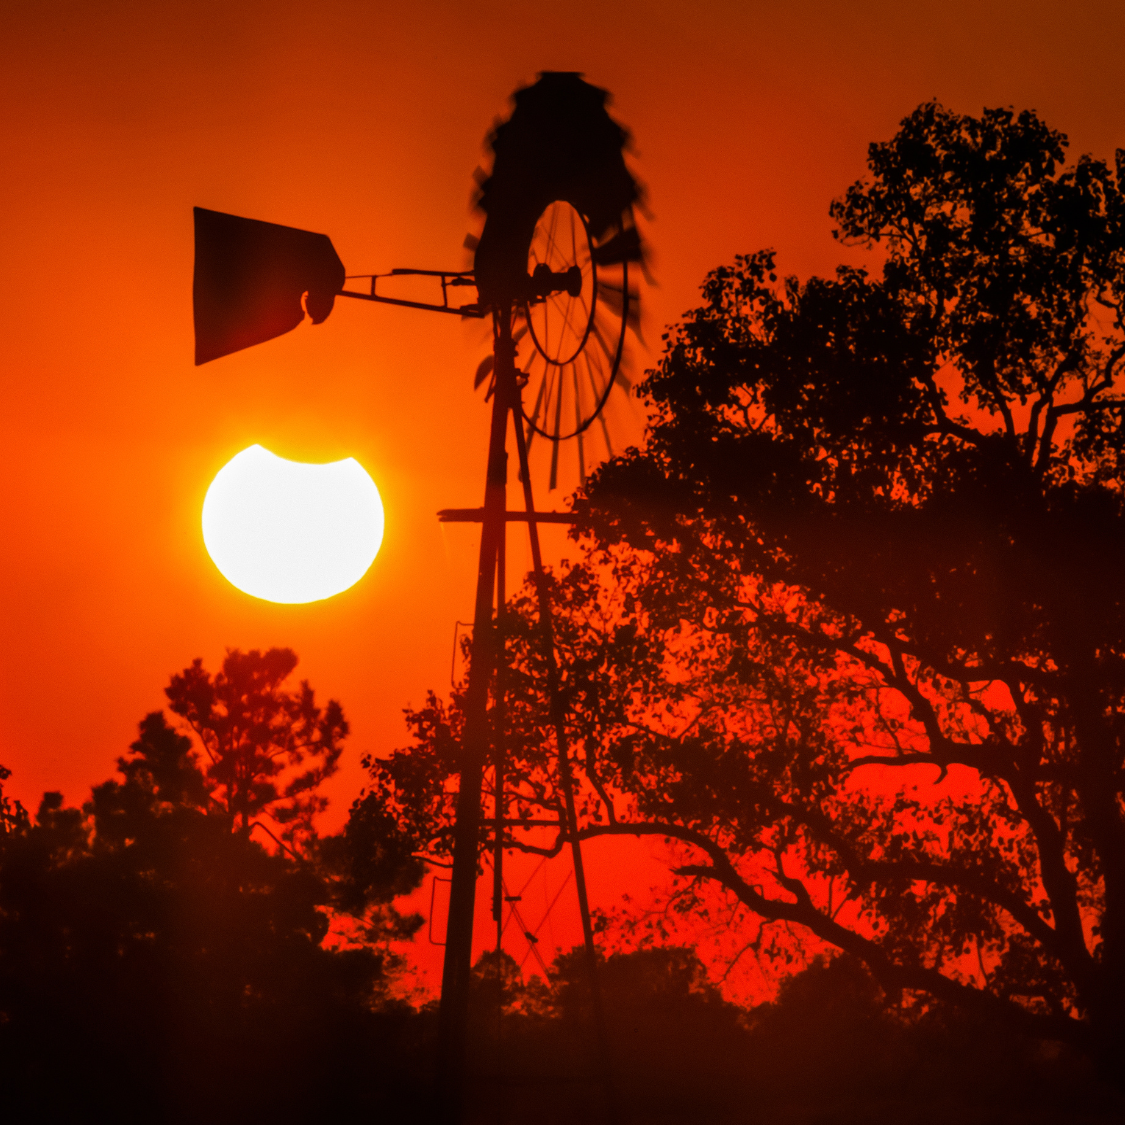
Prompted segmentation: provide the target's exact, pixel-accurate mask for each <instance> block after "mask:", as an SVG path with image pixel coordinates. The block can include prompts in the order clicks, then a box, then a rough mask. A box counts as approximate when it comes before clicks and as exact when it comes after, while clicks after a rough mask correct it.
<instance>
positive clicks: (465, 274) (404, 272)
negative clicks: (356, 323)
mask: <svg viewBox="0 0 1125 1125" xmlns="http://www.w3.org/2000/svg"><path fill="white" fill-rule="evenodd" d="M365 277H366V278H370V280H371V291H370V292H369V293H357V292H356V291H355V290H354V289H341V290H340V291H339V292H338V293H337V294H336V296H337V297H355V298H356V299H357V300H360V301H378V302H379V303H380V304H382V305H402V306H403V307H404V308H407V309H424V310H425V311H426V312H443V313H452V314H453V315H454V316H461V317H465V316H471V317H476V318H477V319H479V318H480V317H483V316H484V309H482V308H481V307H480V305H478V304H469V305H451V304H450V303H449V290H450V289H452V288H458V287H461V286H465V285H476V278H475V277H474V275H473V271H472V270H458V271H452V270H414V269H394V270H391V271H390V273H356V274H349V275H348V277H346V278H345V279H344V280H345V281H359V280H361V279H362V278H365ZM381 277H437V278H440V279H441V300H442V303H441V304H440V305H434V304H429V303H427V302H425V301H406V300H403V299H402V298H401V297H383V296H380V295H379V294H378V293H376V292H375V285H376V283H377V282H378V280H379V278H381Z"/></svg>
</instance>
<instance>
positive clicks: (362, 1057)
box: [0, 654, 421, 1123]
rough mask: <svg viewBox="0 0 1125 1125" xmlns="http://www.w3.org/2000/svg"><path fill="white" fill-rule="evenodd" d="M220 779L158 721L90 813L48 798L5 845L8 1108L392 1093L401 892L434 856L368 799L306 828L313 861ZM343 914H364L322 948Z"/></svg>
mask: <svg viewBox="0 0 1125 1125" xmlns="http://www.w3.org/2000/svg"><path fill="white" fill-rule="evenodd" d="M252 655H253V654H252ZM228 659H229V658H228ZM255 682H260V681H255ZM226 683H227V684H230V683H231V679H228V680H227V681H226ZM272 683H273V682H272V681H267V684H272ZM262 694H263V695H269V696H270V697H271V702H270V704H269V705H270V706H272V700H273V699H275V698H276V684H273V686H271V687H269V690H268V691H265V690H263V692H262ZM247 695H250V697H251V698H252V694H251V693H247ZM305 698H306V699H308V700H310V701H311V692H308V691H307V690H306V691H305ZM243 699H244V701H245V699H246V696H244V697H243ZM310 705H311V704H310ZM333 706H334V707H335V709H336V717H335V719H334V721H333V724H332V728H331V729H332V731H333V737H334V738H336V739H338V738H339V737H342V732H343V730H344V729H346V728H345V725H344V722H343V717H342V713H340V712H339V708H338V705H333ZM248 708H249V705H247V709H248ZM307 714H308V710H307V709H306V710H305V711H302V712H298V713H296V715H295V717H294V726H295V727H297V729H298V730H303V729H305V727H306V725H307V718H306V716H307ZM202 725H203V724H202V723H201V726H202ZM203 729H207V728H206V727H204V728H203ZM270 731H271V733H270V736H269V737H270V739H272V740H274V742H275V743H278V744H280V743H283V742H284V741H285V735H284V731H283V728H282V726H281V724H280V723H278V722H276V721H275V722H272V723H271V724H270ZM261 744H262V743H256V744H255V745H261ZM290 744H291V745H292V744H293V743H290ZM337 745H338V743H337ZM217 760H220V761H221V759H217ZM212 784H213V783H212V782H211V781H209V779H208V777H207V774H206V772H205V771H204V770H203V769H201V768H200V765H199V763H198V760H197V758H196V754H195V752H194V751H193V749H192V743H191V740H190V739H189V738H187V737H186V736H184V735H183V734H181V733H179V732H177V731H175V730H174V729H172V728H171V727H169V726H168V724H167V722H166V721H165V718H164V716H163V715H162V714H161V713H159V712H156V713H153V714H151V715H149V716H147V717H146V718H145V720H144V721H143V722H142V723H141V726H140V737H139V738H138V740H137V741H136V742H134V743H133V745H132V748H131V752H130V753H129V754H128V755H126V756H125V757H123V758H121V759H120V760H119V762H118V777H117V778H114V779H112V780H109V781H106V782H104V783H103V784H101V785H98V786H96V787H95V788H94V790H93V793H92V796H91V799H90V801H89V802H87V803H86V805H85V806H83V808H81V809H78V808H68V807H66V806H65V805H64V803H63V800H62V797H61V795H60V794H58V793H48V794H46V795H45V796H44V798H43V801H42V803H41V805H40V807H39V810H38V813H37V815H36V817H35V821H34V823H29V822H28V821H27V819H26V818H23V819H22V820H20V819H19V818H18V817H17V818H15V820H14V822H13V823H12V824H11V826H10V829H9V831H8V832H7V833H6V834H5V835H4V836H3V837H0V1059H2V1063H0V1067H2V1070H3V1081H2V1085H3V1089H4V1102H5V1106H6V1108H7V1109H8V1110H9V1111H11V1112H12V1113H13V1117H12V1120H21V1121H22V1120H94V1119H106V1120H118V1121H145V1122H161V1121H169V1122H185V1123H187V1122H197V1121H203V1120H207V1121H223V1122H228V1121H229V1122H234V1121H246V1120H262V1121H265V1120H269V1121H302V1122H303V1121H310V1120H320V1119H324V1118H325V1117H331V1116H333V1115H336V1114H340V1113H344V1112H354V1111H356V1110H357V1109H359V1110H363V1111H364V1112H367V1113H370V1112H374V1111H375V1110H376V1109H377V1108H378V1106H379V1105H380V1104H382V1105H384V1106H387V1105H388V1104H389V1102H388V1099H391V1100H393V1097H394V1091H395V1090H396V1089H398V1088H399V1086H400V1085H401V1081H402V1072H403V1064H402V1060H401V1058H400V1056H401V1054H402V1051H403V1049H404V1045H405V1044H408V1042H409V1040H410V1032H409V1029H408V1028H406V1027H405V1024H406V1023H409V1019H408V1017H409V1016H410V1011H409V1009H408V1008H407V1007H406V1006H405V1005H403V1004H401V1003H400V1002H397V1001H395V1000H394V999H393V997H392V985H393V983H394V980H395V978H396V974H397V972H398V970H399V969H400V968H401V964H402V962H401V958H400V957H399V956H398V955H396V954H394V953H393V952H392V949H391V946H390V942H391V941H394V940H398V939H402V938H405V937H409V936H410V935H411V934H412V933H413V932H414V930H415V929H416V928H417V925H418V924H419V922H420V919H418V918H417V917H416V916H414V917H405V916H402V915H400V914H399V913H398V912H397V911H396V910H395V909H394V907H393V905H392V900H393V898H394V897H395V896H396V895H397V894H399V893H402V892H405V891H409V890H410V889H412V888H413V887H414V886H416V885H417V883H418V881H419V879H420V877H421V865H420V864H419V862H418V861H417V860H414V859H412V858H411V857H410V855H409V845H408V844H404V843H403V841H401V840H398V839H396V838H395V837H394V832H393V826H392V825H391V823H390V821H389V820H387V819H385V818H384V819H383V820H382V821H377V820H376V819H375V818H373V817H372V815H370V814H371V810H370V806H369V808H368V810H367V812H368V815H366V816H365V817H363V818H361V819H360V821H359V822H354V821H353V822H351V823H349V824H348V826H347V828H346V829H345V830H344V831H343V832H342V833H340V834H339V835H338V836H331V837H326V838H320V837H318V836H316V835H315V834H312V833H309V832H307V831H306V833H305V836H304V839H303V844H304V848H303V854H302V855H300V856H298V855H296V854H295V853H290V852H289V851H287V850H286V849H284V848H281V847H278V848H276V850H267V848H266V847H263V846H262V845H261V844H260V843H259V842H257V840H255V839H252V838H251V837H250V835H249V834H248V833H246V832H242V831H235V830H234V823H235V818H236V816H237V817H238V818H240V819H241V818H242V817H243V816H244V814H245V813H246V812H247V811H248V810H247V806H246V805H245V804H243V805H241V806H240V805H239V803H238V802H237V801H232V804H233V807H228V806H227V803H226V802H216V801H215V800H214V799H213V797H212V793H211V790H212ZM253 792H255V793H257V794H259V795H261V794H262V789H261V788H257V789H253ZM300 795H301V797H302V799H303V800H304V799H306V798H307V797H308V796H310V795H315V794H311V793H310V790H309V788H308V787H306V788H303V789H301V790H300ZM256 799H259V800H260V796H259V798H256ZM259 807H261V805H259ZM304 807H305V808H308V807H310V806H309V805H308V804H307V803H306V804H305V806H304ZM341 912H346V913H347V914H348V915H349V916H350V917H352V918H354V919H357V920H358V926H357V925H355V924H353V925H352V926H351V928H350V932H349V935H348V936H349V937H350V938H351V940H350V941H348V942H345V943H344V944H343V945H331V944H326V940H325V939H326V938H327V937H328V935H329V931H330V926H331V923H332V920H333V918H334V917H337V916H339V915H340V914H341ZM404 1021H405V1022H404ZM400 1092H401V1091H400Z"/></svg>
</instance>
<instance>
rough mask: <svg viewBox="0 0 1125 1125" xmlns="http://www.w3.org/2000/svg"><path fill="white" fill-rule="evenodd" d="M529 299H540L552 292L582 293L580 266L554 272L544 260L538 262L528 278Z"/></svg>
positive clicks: (575, 295)
mask: <svg viewBox="0 0 1125 1125" xmlns="http://www.w3.org/2000/svg"><path fill="white" fill-rule="evenodd" d="M528 282H529V290H530V291H529V294H528V297H529V299H530V300H539V301H542V300H544V299H545V298H547V297H550V296H551V295H552V294H553V293H566V294H567V295H568V296H570V297H578V296H581V294H582V267H581V266H571V267H570V268H569V269H565V270H559V271H558V272H555V271H554V270H552V269H551V267H550V266H549V265H548V264H547V263H546V262H540V263H539V264H538V265H537V266H536V267H535V269H534V270H533V271H532V273H531V277H530V278H528Z"/></svg>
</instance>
